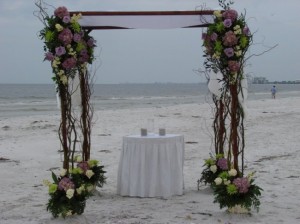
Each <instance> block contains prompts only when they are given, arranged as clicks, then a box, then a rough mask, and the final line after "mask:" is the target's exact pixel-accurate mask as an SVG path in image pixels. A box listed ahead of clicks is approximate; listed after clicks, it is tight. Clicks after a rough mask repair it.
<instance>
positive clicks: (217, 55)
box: [199, 0, 262, 211]
mask: <svg viewBox="0 0 300 224" xmlns="http://www.w3.org/2000/svg"><path fill="white" fill-rule="evenodd" d="M218 1H219V5H220V6H221V7H222V8H223V10H222V11H214V22H213V23H212V24H210V25H209V26H208V27H207V30H206V32H204V33H203V35H202V39H203V46H204V53H205V54H204V57H206V60H205V62H204V66H205V68H206V70H208V71H213V72H215V73H217V72H220V73H221V74H222V78H220V80H219V82H220V83H221V84H222V88H221V89H220V91H221V96H220V97H218V98H216V97H215V98H213V99H214V103H215V105H216V112H215V115H216V116H215V120H214V125H213V127H214V133H215V151H216V152H215V153H216V157H215V158H213V157H211V158H210V159H207V160H205V165H204V166H205V169H204V170H203V172H202V176H201V179H200V180H199V182H200V181H201V182H204V183H205V184H210V185H211V187H212V188H213V190H214V196H215V198H214V202H215V203H219V204H220V208H224V207H227V208H228V210H229V211H234V208H236V207H239V208H244V209H246V211H249V210H250V208H251V207H254V208H255V209H256V210H257V211H258V208H259V205H260V201H259V196H260V195H261V190H262V189H261V188H260V187H258V186H257V185H255V184H254V179H253V174H250V175H248V176H247V177H244V148H245V145H244V144H245V141H244V136H245V135H244V111H243V109H244V108H243V106H242V104H241V100H243V97H244V95H243V91H242V88H243V87H242V80H243V79H245V77H244V66H245V62H246V60H247V59H246V58H245V55H246V53H247V51H248V49H249V47H250V45H251V43H252V38H253V35H252V34H251V32H250V29H249V27H248V26H247V23H246V20H245V15H244V14H240V15H239V14H238V13H237V11H235V10H233V9H231V8H230V5H231V4H233V2H232V1H229V3H227V2H226V1H227V0H218ZM224 108H225V109H224ZM225 124H228V125H227V126H226V125H225ZM227 133H229V134H228V135H227ZM226 144H228V146H227V145H226ZM224 148H228V152H226V153H224ZM223 154H225V155H227V156H226V158H225V157H224V156H223ZM240 161H241V162H242V166H241V167H240V166H239V162H240Z"/></svg>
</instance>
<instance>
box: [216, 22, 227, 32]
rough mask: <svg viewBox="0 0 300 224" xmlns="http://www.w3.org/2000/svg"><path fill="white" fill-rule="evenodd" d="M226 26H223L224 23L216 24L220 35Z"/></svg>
mask: <svg viewBox="0 0 300 224" xmlns="http://www.w3.org/2000/svg"><path fill="white" fill-rule="evenodd" d="M224 28H225V27H224V24H223V22H219V23H217V24H216V30H217V31H218V32H219V33H220V32H222V31H223V30H224Z"/></svg>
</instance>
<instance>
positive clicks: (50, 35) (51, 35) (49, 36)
mask: <svg viewBox="0 0 300 224" xmlns="http://www.w3.org/2000/svg"><path fill="white" fill-rule="evenodd" d="M53 39H54V32H52V31H50V30H47V31H46V34H45V41H47V42H50V41H52V40H53Z"/></svg>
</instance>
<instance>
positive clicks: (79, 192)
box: [76, 185, 84, 194]
mask: <svg viewBox="0 0 300 224" xmlns="http://www.w3.org/2000/svg"><path fill="white" fill-rule="evenodd" d="M83 191H84V186H83V185H81V186H80V187H79V188H77V189H76V192H77V194H81V193H82V192H83Z"/></svg>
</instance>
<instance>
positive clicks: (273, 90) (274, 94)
mask: <svg viewBox="0 0 300 224" xmlns="http://www.w3.org/2000/svg"><path fill="white" fill-rule="evenodd" d="M276 92H277V90H276V86H273V87H272V89H271V93H272V98H273V99H275V97H276Z"/></svg>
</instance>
